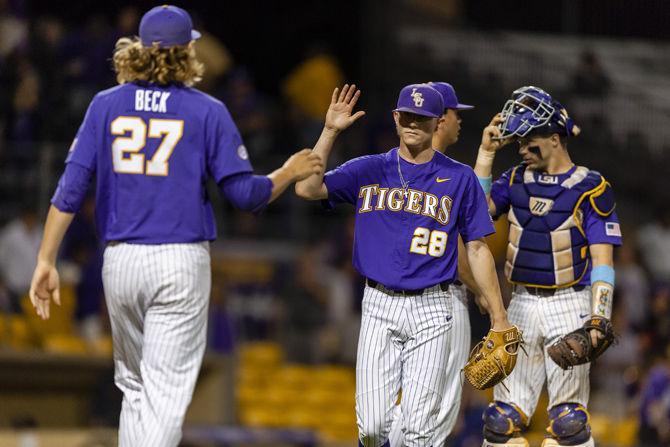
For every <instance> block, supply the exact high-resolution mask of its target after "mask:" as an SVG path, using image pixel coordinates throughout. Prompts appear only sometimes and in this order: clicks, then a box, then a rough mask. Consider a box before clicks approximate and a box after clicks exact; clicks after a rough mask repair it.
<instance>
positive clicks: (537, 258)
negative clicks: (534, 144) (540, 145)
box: [491, 164, 621, 285]
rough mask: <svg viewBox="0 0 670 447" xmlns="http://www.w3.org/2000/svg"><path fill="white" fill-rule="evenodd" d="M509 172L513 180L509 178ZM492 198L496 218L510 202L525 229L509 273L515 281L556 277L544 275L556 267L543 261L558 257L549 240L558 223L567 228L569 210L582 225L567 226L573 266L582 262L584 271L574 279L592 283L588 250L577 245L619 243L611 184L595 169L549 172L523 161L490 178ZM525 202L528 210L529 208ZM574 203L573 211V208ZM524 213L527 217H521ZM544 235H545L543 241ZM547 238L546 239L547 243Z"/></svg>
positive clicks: (553, 239) (539, 281)
mask: <svg viewBox="0 0 670 447" xmlns="http://www.w3.org/2000/svg"><path fill="white" fill-rule="evenodd" d="M512 175H514V181H511V180H512ZM598 187H600V191H601V192H600V193H599V194H593V195H590V194H591V192H592V191H594V190H598ZM538 198H539V199H538ZM491 199H492V200H493V203H494V204H495V206H496V213H495V216H494V217H498V216H501V215H502V214H505V213H508V212H509V210H510V207H511V208H512V209H513V211H514V213H515V217H514V218H515V219H516V220H517V222H516V224H518V225H520V226H521V227H522V228H523V234H522V235H521V237H520V238H519V239H520V240H519V241H517V245H518V250H519V252H518V253H517V255H516V257H515V265H514V269H515V270H516V272H517V275H516V276H518V277H515V274H514V273H513V274H512V278H511V280H512V281H513V282H517V281H515V280H518V282H520V283H526V282H530V283H533V284H541V285H545V284H547V283H548V282H549V283H551V282H552V281H556V278H554V279H553V280H551V281H549V280H547V279H546V277H547V274H548V272H550V271H551V270H552V269H555V268H556V267H555V266H544V264H545V261H546V260H549V261H550V262H549V264H551V262H555V261H556V260H557V259H558V258H557V255H555V254H552V247H550V246H549V245H552V244H553V243H555V242H556V241H558V239H559V238H558V235H557V234H556V233H555V230H556V228H557V227H561V228H563V227H565V225H562V224H563V222H564V220H565V217H566V216H570V215H573V214H574V215H576V216H579V217H578V219H577V220H578V221H579V227H580V228H581V230H579V229H578V228H576V227H574V228H572V229H571V232H572V238H571V239H572V243H573V246H574V250H575V256H574V266H575V269H576V270H578V265H579V264H580V262H582V261H583V264H584V268H585V271H584V274H583V276H581V278H579V280H578V281H577V282H576V284H579V285H588V284H590V274H591V267H592V266H591V262H590V254H589V253H588V250H577V249H578V248H580V246H587V245H593V244H611V245H614V246H618V245H621V229H620V226H619V218H618V216H617V214H616V211H614V205H615V202H614V196H613V192H612V188H611V186H610V185H609V183H607V182H606V181H605V180H604V179H603V178H602V176H601V175H600V173H598V172H596V171H591V170H588V169H587V168H584V167H578V166H573V167H572V168H571V169H570V170H568V171H567V172H565V173H563V174H558V175H547V174H541V173H538V172H535V171H530V170H527V169H525V165H524V164H521V165H519V166H517V167H515V168H512V169H509V170H507V171H505V172H504V173H503V174H502V176H501V177H500V178H499V179H498V180H496V181H495V182H494V183H493V186H492V188H491ZM561 200H562V202H561ZM515 203H517V205H515ZM529 204H530V206H531V208H532V209H528V208H529ZM577 205H578V206H577ZM575 206H577V212H574V211H573V208H574V207H575ZM594 206H600V207H601V208H602V209H603V210H605V211H601V212H597V211H596V210H595V209H594ZM526 216H527V217H528V218H525V217H526ZM531 216H532V218H531ZM512 224H515V222H512ZM564 231H566V230H564ZM581 231H583V234H581ZM512 233H515V234H516V233H517V232H516V231H514V232H512ZM552 233H553V235H552ZM543 236H546V241H545V240H544V239H545V238H543ZM580 239H581V240H583V243H582V242H580ZM545 242H549V245H547V243H545ZM568 245H569V244H568ZM563 248H565V247H563ZM554 249H556V247H554ZM577 251H579V253H577ZM542 253H544V254H542ZM508 254H509V250H508ZM549 258H552V259H549ZM510 267H511V266H510ZM552 274H553V273H552ZM521 278H523V279H521Z"/></svg>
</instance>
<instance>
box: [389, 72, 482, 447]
mask: <svg viewBox="0 0 670 447" xmlns="http://www.w3.org/2000/svg"><path fill="white" fill-rule="evenodd" d="M428 84H429V85H430V86H431V87H433V88H434V89H435V90H437V91H438V92H440V94H441V95H442V101H443V103H444V112H443V113H442V116H441V117H440V118H439V119H438V121H437V129H436V130H435V133H434V134H433V148H434V149H436V150H438V151H440V152H441V153H443V154H444V153H445V151H446V150H447V148H448V147H449V146H451V145H453V144H455V143H456V142H457V141H458V135H459V132H460V130H461V117H460V115H459V112H460V111H462V110H469V109H472V108H473V106H471V105H467V104H461V103H460V102H459V101H458V98H457V97H456V91H455V90H454V88H453V87H452V86H451V84H449V83H447V82H429V83H428ZM466 262H467V261H466V254H465V246H464V245H463V241H462V240H460V237H459V241H458V280H455V281H454V283H453V284H452V286H451V287H450V289H451V290H452V291H453V296H454V299H453V307H454V310H453V316H454V318H453V320H452V328H451V346H450V351H449V355H450V358H449V362H450V363H453V364H455V365H465V363H466V362H467V360H468V354H469V352H470V344H471V340H470V339H471V336H470V316H469V314H468V302H467V299H468V297H467V291H466V286H465V285H464V284H463V283H465V284H466V285H467V287H468V288H470V289H471V290H473V291H477V290H478V289H477V286H476V284H474V283H473V279H472V277H471V276H470V269H469V268H467V267H466V266H465V263H466ZM447 374H448V376H447V378H446V382H447V385H446V387H447V388H446V393H445V395H444V398H443V399H442V407H441V408H440V413H439V415H438V417H437V420H438V423H437V428H436V430H435V443H434V445H436V446H442V445H444V444H445V442H446V438H447V436H449V433H451V430H452V429H453V428H454V425H455V424H456V420H457V418H458V410H459V408H460V404H461V391H462V388H463V374H461V371H460V369H458V368H448V369H447ZM402 422H403V421H402V412H401V409H400V405H396V407H395V411H394V413H393V425H392V427H391V433H390V435H389V442H390V444H391V447H400V446H402V445H403V434H402V427H403V423H402Z"/></svg>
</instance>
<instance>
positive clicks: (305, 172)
mask: <svg viewBox="0 0 670 447" xmlns="http://www.w3.org/2000/svg"><path fill="white" fill-rule="evenodd" d="M323 169H324V162H323V161H322V160H321V157H319V154H318V153H314V152H312V151H311V150H309V149H303V150H301V151H300V152H296V153H295V154H293V155H291V157H289V159H288V160H286V163H284V166H282V167H281V168H279V169H277V170H276V171H274V172H272V173H271V174H269V175H268V178H269V179H270V181H272V193H271V194H270V200H268V203H270V202H272V201H273V200H275V199H276V198H277V197H279V196H280V195H281V194H282V193H283V192H284V191H285V190H286V188H288V186H289V185H290V184H291V183H293V182H296V181H301V180H304V179H306V178H310V176H311V177H315V176H317V175H319V174H321V175H322V176H323Z"/></svg>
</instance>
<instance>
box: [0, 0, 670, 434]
mask: <svg viewBox="0 0 670 447" xmlns="http://www.w3.org/2000/svg"><path fill="white" fill-rule="evenodd" d="M16 4H18V5H21V4H22V3H21V2H14V3H13V2H9V1H8V0H0V200H1V201H2V207H0V208H2V211H1V212H0V224H2V229H1V230H0V309H1V312H2V315H4V316H7V315H21V314H24V313H26V312H31V311H32V309H30V308H29V307H27V306H26V303H25V294H26V291H27V290H28V287H29V283H30V279H31V275H32V271H33V268H34V263H35V256H36V251H37V248H38V245H39V241H40V238H41V232H42V226H41V222H42V221H43V216H44V212H45V210H46V205H47V203H48V198H49V196H50V194H51V192H52V191H53V186H54V185H55V182H56V180H57V176H58V175H59V173H60V172H61V169H62V162H63V160H64V158H65V154H66V152H67V148H68V146H69V141H71V139H72V137H73V136H74V134H75V133H76V129H77V126H78V125H79V123H80V122H81V119H82V118H83V116H84V113H85V110H86V107H87V105H88V103H89V101H90V99H91V98H92V96H93V95H94V94H95V92H97V91H99V90H101V89H104V88H108V87H110V86H112V85H114V82H115V81H114V76H113V73H112V71H111V65H110V61H109V59H110V56H111V53H112V50H113V46H114V43H115V41H116V39H117V38H118V37H121V36H126V35H132V34H135V32H136V29H137V23H138V18H139V15H140V12H141V11H139V10H138V9H137V8H135V7H133V6H127V7H124V8H121V9H119V10H118V14H117V16H116V17H115V18H114V20H113V21H112V22H111V23H110V21H109V20H107V18H105V17H103V16H100V15H92V16H90V17H88V19H87V20H85V21H84V22H83V23H80V24H79V26H76V27H72V26H66V25H65V23H64V22H63V21H62V20H61V19H59V18H58V17H56V16H49V15H43V16H39V17H30V18H27V17H26V15H25V14H24V12H25V11H22V9H21V7H17V6H16ZM196 26H197V27H198V28H199V29H200V30H201V31H203V34H204V37H203V38H202V39H201V40H200V41H198V43H197V51H198V54H199V56H200V58H201V59H202V60H203V61H204V62H205V64H206V67H207V74H206V77H205V79H204V81H203V83H202V84H201V85H200V88H202V89H203V90H205V91H207V92H209V93H210V94H212V95H214V96H215V97H217V98H219V99H221V100H222V101H223V102H224V103H225V104H226V105H227V107H228V108H229V109H230V112H231V114H232V116H233V118H234V120H235V122H236V123H237V125H238V127H239V129H240V132H241V133H242V136H243V139H244V141H245V143H246V145H247V147H248V148H249V151H250V153H251V158H252V161H253V162H254V166H255V168H256V171H257V172H258V173H265V172H269V171H270V170H272V169H274V168H276V167H277V166H278V164H279V163H280V160H282V159H284V158H285V157H286V156H287V154H289V153H291V152H294V151H297V150H298V149H301V148H302V147H310V146H311V145H312V144H313V143H314V142H315V141H316V138H317V137H318V134H319V132H320V130H321V126H322V119H323V114H324V112H325V110H326V108H327V105H328V103H329V101H330V95H331V92H332V89H333V87H335V86H338V85H341V84H342V83H343V82H345V80H348V78H347V74H345V73H344V71H343V69H342V68H341V65H340V62H339V61H338V60H337V59H336V58H335V57H334V56H333V55H332V54H331V53H330V52H329V51H328V49H327V47H326V46H324V45H313V46H310V47H309V48H308V49H307V50H306V51H305V54H304V59H303V60H302V62H300V63H299V64H298V65H297V66H295V67H294V69H293V70H291V71H290V72H289V73H287V75H286V77H285V78H284V79H278V80H277V85H276V86H275V90H274V91H273V92H263V91H260V90H259V89H258V88H257V87H256V85H255V81H254V70H253V69H252V68H249V67H244V66H240V65H237V64H236V63H235V61H234V60H233V58H232V57H231V55H230V52H229V51H228V50H227V49H226V47H225V45H224V43H223V42H221V41H220V40H219V39H218V38H217V37H216V36H215V35H213V34H211V33H208V32H207V29H205V28H204V25H203V24H201V23H200V24H197V25H196ZM450 70H451V71H450V73H451V72H453V73H454V76H453V78H454V79H434V80H440V81H442V80H443V81H451V82H453V83H454V85H455V87H456V89H457V91H458V92H459V97H460V98H461V99H462V100H463V101H464V102H467V103H474V104H477V105H478V106H479V105H480V104H481V107H479V108H478V109H476V111H475V112H473V113H472V114H471V115H467V116H466V117H465V118H464V119H465V121H464V124H463V125H464V128H465V130H464V132H463V135H462V139H461V140H462V141H461V142H460V143H459V144H458V146H459V147H461V148H464V149H459V152H457V155H455V157H456V158H458V157H460V156H461V154H465V155H463V158H462V159H463V161H466V162H471V161H472V160H473V159H474V156H475V149H476V147H477V146H478V137H479V133H480V131H481V128H482V127H483V126H484V125H485V124H486V123H487V122H488V119H490V116H492V115H493V114H494V113H495V112H496V111H497V110H499V108H500V107H501V106H502V104H501V103H495V104H493V103H491V96H490V91H491V90H492V89H495V85H496V84H495V78H494V77H493V78H491V79H490V80H489V81H490V85H489V86H488V88H487V89H481V88H480V87H481V86H478V85H476V84H473V83H471V82H469V80H468V78H467V73H466V72H464V73H461V75H460V76H459V75H458V72H457V71H454V70H457V68H453V67H452V68H450ZM354 75H355V74H351V73H350V74H348V76H354ZM415 81H426V79H416V80H415ZM362 88H363V90H364V92H365V93H364V95H365V94H366V93H367V92H368V91H372V90H374V85H367V86H362ZM500 88H501V89H503V87H502V86H501V87H500ZM612 88H613V87H612V82H611V80H610V78H609V77H608V74H607V72H606V71H605V69H604V68H603V66H602V65H601V64H600V62H599V60H598V56H597V55H596V54H595V53H593V52H591V51H585V52H584V54H583V56H582V59H581V62H580V65H579V66H578V69H577V70H576V71H574V72H573V73H572V74H567V75H566V85H565V86H564V91H562V92H559V93H557V95H556V96H558V97H559V98H561V100H562V102H563V103H564V104H565V105H566V106H567V107H568V109H569V110H570V104H571V99H572V98H577V97H579V98H580V99H581V100H583V99H585V98H586V99H587V100H592V101H593V103H594V104H598V101H601V100H602V99H603V98H604V97H606V96H607V95H608V94H610V91H611V90H612ZM501 94H502V93H501V92H500V91H498V97H500V95H501ZM504 94H505V95H506V94H507V93H504ZM394 100H395V98H394V97H393V98H391V97H390V98H385V102H386V103H388V104H389V107H388V108H389V109H390V108H391V107H392V105H393V102H394ZM363 103H365V102H363ZM584 110H586V109H584ZM588 110H589V112H588V113H584V114H582V115H579V114H578V115H577V116H575V119H576V121H577V122H578V124H580V126H581V127H582V130H583V134H582V136H581V137H580V139H579V140H578V141H576V143H575V146H576V147H577V148H578V150H579V152H578V154H577V155H575V156H574V159H576V160H577V161H578V162H579V163H580V164H584V165H586V166H590V167H595V168H597V169H598V170H601V171H602V172H603V173H604V174H605V176H606V177H607V178H608V179H609V180H610V181H611V182H612V184H613V185H614V189H615V191H616V192H617V194H618V195H619V197H620V205H619V208H618V212H619V214H620V217H621V220H622V227H623V232H624V245H623V247H621V248H620V249H618V250H617V251H616V252H615V257H616V274H617V284H616V296H615V311H614V316H613V319H614V324H615V327H616V329H617V331H618V332H619V335H620V337H619V343H618V345H617V346H615V347H614V348H612V349H610V350H609V351H608V352H607V354H606V355H605V356H604V357H603V358H602V360H601V361H599V362H598V363H597V364H596V365H595V367H594V369H593V373H592V381H593V399H592V408H593V410H594V412H598V411H602V412H604V413H607V414H609V415H610V416H613V417H618V418H631V417H635V418H639V431H638V436H639V439H638V441H637V443H636V445H638V446H640V447H642V446H649V447H651V446H658V445H670V208H668V207H667V202H666V199H667V194H665V193H663V192H661V191H664V190H665V185H664V181H666V179H667V177H666V178H661V177H662V176H660V175H657V173H658V172H665V171H663V170H664V169H667V166H668V163H669V161H670V150H666V151H664V152H663V153H662V154H660V155H655V156H653V157H652V155H650V154H649V153H648V151H647V152H645V136H644V135H641V134H637V135H630V136H629V139H628V140H627V141H626V142H624V144H623V145H622V144H620V143H619V144H617V143H616V142H615V141H614V139H613V138H612V135H611V131H610V129H609V128H608V123H607V122H606V120H604V119H603V117H602V113H599V112H598V107H595V108H594V107H591V108H588ZM572 113H573V115H574V112H572ZM464 116H465V115H464ZM366 119H367V123H365V124H362V125H361V126H358V127H356V128H354V129H352V130H351V131H348V133H347V135H346V136H343V139H342V142H341V143H339V146H338V148H337V149H336V151H335V153H334V155H333V158H334V159H333V160H332V163H333V164H335V163H339V162H342V161H344V160H346V159H349V158H351V157H353V156H357V155H362V154H365V153H370V152H382V151H386V150H388V149H390V148H391V147H393V146H394V145H395V140H394V138H395V133H394V129H393V127H392V123H391V119H390V115H388V114H386V115H380V116H378V117H371V118H366ZM477 126H479V128H477ZM571 144H572V143H571ZM571 147H572V146H571ZM47 153H48V155H45V154H47ZM633 153H634V154H635V156H634V157H631V154H633ZM507 157H508V158H507V160H509V164H511V163H513V162H515V154H514V150H513V149H512V150H509V151H508V154H507ZM654 157H656V158H654ZM658 166H660V168H658ZM502 167H503V166H499V168H500V169H501V168H502ZM657 169H660V171H659V170H657ZM641 178H643V179H644V181H641V180H640V179H641ZM650 185H651V186H650ZM645 188H652V189H651V191H652V192H653V191H658V194H657V195H647V196H645V198H644V200H641V195H642V194H648V193H649V191H650V190H649V189H645ZM216 196H217V194H216V193H214V194H213V197H215V200H216V205H217V208H218V210H219V212H220V216H219V223H220V234H221V235H222V236H221V237H222V239H223V241H222V242H219V243H217V244H215V246H214V247H215V250H214V266H213V268H214V271H215V275H214V286H213V292H212V302H211V321H210V348H211V349H213V350H216V351H219V352H223V353H233V352H234V351H235V347H236V346H237V345H238V344H239V343H242V342H247V341H253V340H275V341H279V342H281V344H282V345H283V346H284V349H285V352H286V356H287V359H288V360H289V361H291V362H300V363H308V364H317V363H340V364H346V365H352V364H353V363H354V361H355V352H356V339H357V331H358V324H359V320H360V301H361V298H362V287H363V281H362V279H361V278H360V277H359V275H358V274H357V273H356V272H355V271H354V270H353V267H352V266H351V251H350V250H351V246H352V237H353V235H352V228H353V217H352V216H351V214H352V213H351V210H347V209H344V210H339V211H338V212H335V213H326V212H325V211H322V210H321V209H320V208H319V206H318V204H309V203H303V202H301V201H299V200H298V199H296V198H294V197H291V195H290V194H289V195H287V196H286V197H283V198H282V199H281V200H279V201H278V202H277V203H276V204H273V205H272V206H271V207H270V208H269V209H268V210H267V211H266V213H265V214H264V215H263V216H261V217H258V218H257V217H253V216H249V215H246V214H242V213H237V212H234V211H233V210H232V209H231V208H230V207H229V206H227V205H226V203H225V201H224V200H221V199H216ZM94 206H95V204H94V201H93V199H92V198H89V199H88V200H87V201H86V202H85V204H84V206H83V207H82V210H81V212H80V213H79V214H78V215H77V217H76V219H75V221H74V224H73V225H72V228H71V229H70V231H69V232H68V234H67V236H66V241H65V244H64V248H63V251H62V254H61V259H62V263H63V265H64V266H69V267H68V268H66V271H67V272H73V273H71V274H69V275H65V276H66V278H68V279H69V280H71V283H72V287H73V290H74V293H75V296H76V300H75V307H74V310H73V318H74V319H75V322H76V325H75V327H76V330H77V334H78V336H79V337H82V338H83V339H85V340H96V339H99V338H100V337H104V336H105V335H106V334H108V331H109V328H108V323H107V320H106V310H105V306H104V295H103V290H102V282H101V275H100V269H101V264H102V252H103V249H104V247H103V246H102V245H101V244H100V242H99V240H98V238H97V236H96V231H95V223H94ZM235 240H241V241H245V242H246V241H248V242H249V243H250V245H249V246H251V247H252V248H253V251H254V254H253V255H252V256H250V257H249V256H247V257H245V256H242V255H239V254H238V253H235V252H234V251H232V250H229V249H228V248H229V242H231V243H232V241H235ZM252 241H253V242H252ZM216 247H222V248H223V249H222V250H221V252H220V253H218V254H217V251H216ZM268 247H269V248H268ZM275 252H276V253H277V254H276V255H268V253H275ZM501 252H502V250H498V253H497V255H498V257H499V256H501V255H502V253H501ZM217 273H218V275H217ZM472 318H473V322H474V324H473V326H474V328H475V331H476V332H475V334H474V337H480V336H481V335H483V331H484V329H485V327H486V324H485V320H484V319H483V317H482V316H480V315H479V314H478V313H477V312H476V311H474V310H473V312H472ZM477 331H479V332H477ZM2 339H3V338H2V337H0V340H2ZM466 402H469V404H468V405H466V406H465V408H464V410H463V421H462V424H460V425H459V427H460V431H459V434H458V435H457V437H458V438H459V441H458V443H457V444H455V445H462V446H469V445H475V444H476V442H474V441H472V440H473V439H475V438H476V437H477V436H478V434H479V432H480V430H481V427H480V423H479V417H480V414H481V413H480V407H481V406H482V405H485V403H486V400H485V399H480V398H477V397H472V398H470V399H466ZM477 439H478V438H477ZM473 442H474V443H473Z"/></svg>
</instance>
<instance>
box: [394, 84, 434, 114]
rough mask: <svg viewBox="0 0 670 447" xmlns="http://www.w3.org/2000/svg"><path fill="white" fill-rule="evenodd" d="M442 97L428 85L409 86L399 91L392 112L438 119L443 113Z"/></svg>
mask: <svg viewBox="0 0 670 447" xmlns="http://www.w3.org/2000/svg"><path fill="white" fill-rule="evenodd" d="M443 104H444V103H443V101H442V95H440V92H438V91H437V90H435V89H434V88H433V87H431V86H430V85H428V84H410V85H408V86H405V87H403V89H402V90H400V95H399V96H398V106H397V107H396V108H395V109H394V110H393V111H394V112H409V113H415V114H417V115H423V116H429V117H431V118H439V117H441V116H442V112H444V106H443Z"/></svg>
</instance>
